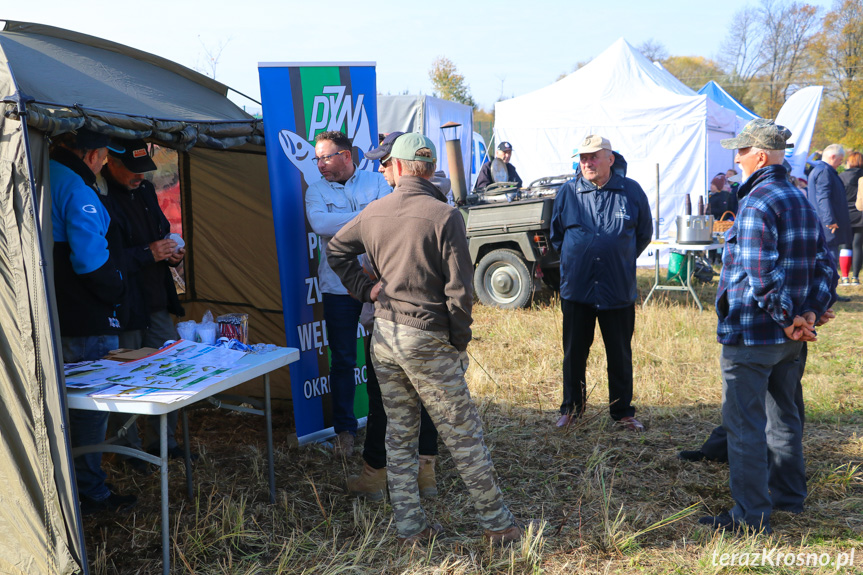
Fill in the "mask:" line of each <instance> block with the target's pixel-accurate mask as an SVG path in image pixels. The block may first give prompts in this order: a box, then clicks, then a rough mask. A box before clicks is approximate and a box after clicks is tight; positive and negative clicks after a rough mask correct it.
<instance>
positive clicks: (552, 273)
mask: <svg viewBox="0 0 863 575" xmlns="http://www.w3.org/2000/svg"><path fill="white" fill-rule="evenodd" d="M542 283H544V284H545V285H547V286H548V288H549V289H551V290H553V291H560V268H557V267H555V268H548V269H546V268H542Z"/></svg>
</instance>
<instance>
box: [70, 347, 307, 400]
mask: <svg viewBox="0 0 863 575" xmlns="http://www.w3.org/2000/svg"><path fill="white" fill-rule="evenodd" d="M298 359H300V350H298V349H296V348H294V347H280V348H278V349H276V350H275V351H271V352H268V353H263V354H247V355H245V356H244V357H243V358H241V359H240V360H239V361H238V362H237V363H236V367H243V368H244V369H243V370H242V371H239V372H237V373H235V374H233V375H231V376H230V377H227V378H225V379H223V380H221V381H219V382H217V383H214V384H213V385H211V386H209V387H207V388H204V389H202V390H199V391H198V392H196V393H194V394H192V395H190V396H189V397H186V398H184V399H181V400H179V401H174V402H171V403H161V402H155V401H147V400H146V399H145V398H136V399H119V398H118V399H104V398H100V399H95V398H93V397H88V396H87V390H71V389H70V390H67V394H66V399H67V403H68V405H69V408H70V409H86V410H89V411H112V412H119V413H138V414H142V415H161V414H163V413H170V412H172V411H176V410H177V409H180V408H183V407H185V406H187V405H190V404H192V403H195V402H197V401H201V400H202V399H206V398H208V397H210V396H212V395H215V394H217V393H221V392H223V391H225V390H228V389H230V388H232V387H236V386H237V385H240V384H241V383H245V382H246V381H249V380H250V379H254V378H256V377H258V376H260V375H264V374H266V373H269V372H271V371H274V370H276V369H278V368H280V367H284V366H286V365H288V364H289V363H293V362H295V361H297V360H298Z"/></svg>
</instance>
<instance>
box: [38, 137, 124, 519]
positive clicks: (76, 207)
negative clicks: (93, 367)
mask: <svg viewBox="0 0 863 575" xmlns="http://www.w3.org/2000/svg"><path fill="white" fill-rule="evenodd" d="M108 145H109V138H108V136H106V135H104V134H99V133H97V132H93V131H91V130H87V129H80V130H78V131H77V133H70V134H63V135H61V136H59V137H57V138H54V139H53V142H52V148H51V162H50V183H51V221H52V224H53V235H54V291H55V292H56V298H57V310H58V314H59V319H60V339H61V343H62V346H63V362H64V363H71V362H77V361H84V360H94V359H99V358H101V357H103V356H105V354H107V353H108V352H109V351H111V350H112V349H116V348H117V347H119V340H118V336H119V333H120V331H121V330H122V329H123V323H124V313H125V309H124V307H123V305H122V303H123V297H124V294H125V284H124V279H123V274H122V272H121V270H120V267H119V266H118V264H117V263H116V262H117V261H119V260H118V256H119V254H116V253H114V254H112V251H115V250H118V249H119V247H120V241H119V240H120V239H119V237H117V231H116V226H112V225H111V218H110V217H109V216H108V212H107V210H106V209H105V207H104V206H103V205H102V202H101V201H100V198H99V194H98V193H97V189H96V187H95V183H96V173H97V172H98V171H99V170H100V169H101V167H102V164H103V163H104V162H105V158H106V156H107V155H108ZM117 149H120V148H117ZM107 425H108V414H107V412H100V411H87V410H79V409H70V410H69V433H70V438H71V444H72V447H73V448H74V447H82V446H85V445H95V444H98V443H101V442H102V441H104V440H105V432H106V429H107ZM75 477H76V482H77V486H78V494H79V495H80V498H81V511H82V512H83V513H84V514H89V513H96V512H99V511H107V510H111V511H118V510H121V509H125V508H129V507H131V506H133V505H134V504H135V502H136V501H137V498H136V497H135V496H134V495H125V496H124V495H119V494H116V493H113V492H112V491H111V490H110V489H109V488H108V486H107V485H106V484H105V477H106V476H105V472H104V471H103V470H102V454H101V453H88V454H86V455H82V456H79V457H77V458H75Z"/></svg>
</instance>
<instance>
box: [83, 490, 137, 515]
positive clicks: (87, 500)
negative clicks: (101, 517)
mask: <svg viewBox="0 0 863 575" xmlns="http://www.w3.org/2000/svg"><path fill="white" fill-rule="evenodd" d="M137 502H138V498H137V497H135V496H134V495H120V494H118V493H114V492H113V491H111V492H110V494H109V495H108V497H106V498H105V499H101V500H98V501H97V500H96V499H93V498H92V497H87V496H86V495H82V496H81V514H82V515H93V514H94V513H101V512H103V511H111V512H122V511H128V510H129V509H131V508H132V507H134V506H135V504H136V503H137Z"/></svg>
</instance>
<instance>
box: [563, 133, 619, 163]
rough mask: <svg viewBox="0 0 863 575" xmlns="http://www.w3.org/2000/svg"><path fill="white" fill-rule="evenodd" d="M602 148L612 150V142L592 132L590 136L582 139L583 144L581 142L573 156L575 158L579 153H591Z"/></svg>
mask: <svg viewBox="0 0 863 575" xmlns="http://www.w3.org/2000/svg"><path fill="white" fill-rule="evenodd" d="M600 150H608V151H611V142H609V141H608V140H607V139H606V138H603V137H602V136H597V135H596V134H590V135H589V136H585V138H584V139H583V140H582V141H581V144H579V146H578V149H576V150H575V153H574V154H573V155H572V157H573V158H574V157H576V156H577V155H579V154H591V153H593V152H598V151H600Z"/></svg>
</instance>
